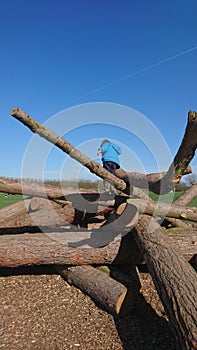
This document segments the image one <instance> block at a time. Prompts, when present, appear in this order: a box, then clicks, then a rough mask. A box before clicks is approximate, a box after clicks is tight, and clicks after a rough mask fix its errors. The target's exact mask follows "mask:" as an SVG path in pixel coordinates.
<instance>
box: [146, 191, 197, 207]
mask: <svg viewBox="0 0 197 350" xmlns="http://www.w3.org/2000/svg"><path fill="white" fill-rule="evenodd" d="M182 194H183V192H170V193H167V194H163V195H161V196H159V195H157V194H155V193H153V192H149V196H150V198H151V199H153V200H154V201H158V200H159V201H160V202H165V203H172V202H174V201H175V200H176V199H177V198H178V197H180V196H181V195H182ZM188 205H190V206H192V207H197V196H196V197H195V198H194V199H192V201H191V202H190V203H188Z"/></svg>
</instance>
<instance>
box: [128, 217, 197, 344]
mask: <svg viewBox="0 0 197 350" xmlns="http://www.w3.org/2000/svg"><path fill="white" fill-rule="evenodd" d="M133 235H134V238H135V241H136V243H137V245H138V247H139V249H140V251H141V253H142V254H143V256H144V259H145V261H146V263H147V265H148V268H149V271H150V273H151V276H152V278H153V281H154V283H155V286H156V288H157V291H158V294H159V296H160V299H161V301H162V303H163V306H164V309H165V312H166V314H167V316H168V319H169V322H170V326H171V329H172V331H173V333H174V335H175V338H176V340H177V345H178V348H179V349H180V350H194V349H196V348H197V304H196V291H197V280H196V272H195V270H194V269H193V268H192V267H191V266H190V265H189V264H188V263H187V262H186V261H185V259H184V258H183V257H182V255H181V253H180V251H179V250H178V249H177V247H174V245H173V244H171V241H170V240H168V238H167V237H166V234H165V231H164V230H163V229H162V228H161V227H160V226H159V225H158V224H157V223H156V221H155V220H154V219H153V218H152V219H151V220H150V217H149V216H148V215H143V216H142V217H141V218H140V220H139V222H138V223H137V225H136V227H135V228H134V229H133Z"/></svg>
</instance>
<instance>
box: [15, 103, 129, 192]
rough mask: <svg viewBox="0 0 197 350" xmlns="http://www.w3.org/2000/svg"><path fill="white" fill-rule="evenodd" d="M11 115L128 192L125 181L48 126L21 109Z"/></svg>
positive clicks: (92, 170)
mask: <svg viewBox="0 0 197 350" xmlns="http://www.w3.org/2000/svg"><path fill="white" fill-rule="evenodd" d="M10 114H11V115H12V116H13V117H14V118H16V119H17V120H19V121H20V122H22V123H23V124H24V125H26V126H27V127H28V128H29V129H30V130H31V131H32V132H34V133H36V134H38V135H40V136H41V137H43V138H44V139H46V140H47V141H49V142H51V143H52V144H54V145H55V146H56V147H58V148H60V149H61V150H62V151H63V152H65V153H67V154H69V156H70V157H71V158H73V159H75V160H77V161H78V162H79V163H80V164H82V165H83V166H85V167H86V168H88V169H89V170H90V172H93V173H94V174H96V175H97V176H99V177H100V178H102V179H107V180H110V181H111V182H112V183H113V184H114V186H115V187H116V188H117V189H118V190H121V191H124V190H126V184H125V182H124V181H123V180H121V179H119V178H117V177H116V176H115V175H113V174H111V173H110V172H108V171H107V170H105V169H104V168H103V167H102V166H101V165H100V164H99V163H96V162H94V161H92V160H91V159H90V158H88V157H87V156H85V155H84V154H83V153H82V152H80V151H79V150H77V149H76V148H75V147H74V146H72V145H71V144H70V143H69V142H67V141H66V140H64V139H63V138H61V137H60V136H58V135H57V134H56V133H54V132H53V131H52V130H50V129H48V128H47V127H46V126H44V125H42V124H40V123H39V122H38V121H36V120H34V119H33V118H32V117H30V116H29V115H28V114H26V113H25V112H24V111H22V110H21V109H20V108H14V109H12V111H11V112H10Z"/></svg>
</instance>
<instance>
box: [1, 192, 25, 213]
mask: <svg viewBox="0 0 197 350" xmlns="http://www.w3.org/2000/svg"><path fill="white" fill-rule="evenodd" d="M21 200H23V196H22V195H21V194H10V197H9V198H5V193H2V192H0V209H1V208H4V207H6V206H8V205H11V204H14V203H17V202H19V201H21Z"/></svg>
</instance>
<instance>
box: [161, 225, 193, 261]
mask: <svg viewBox="0 0 197 350" xmlns="http://www.w3.org/2000/svg"><path fill="white" fill-rule="evenodd" d="M165 234H166V236H167V237H168V238H169V239H170V241H171V242H172V243H173V244H174V247H175V246H177V247H178V249H180V251H181V253H182V255H183V256H184V258H185V259H186V260H187V261H192V260H193V261H194V260H196V258H197V230H195V229H191V228H189V227H187V228H186V227H184V228H183V227H175V228H170V229H168V230H166V233H165Z"/></svg>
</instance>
